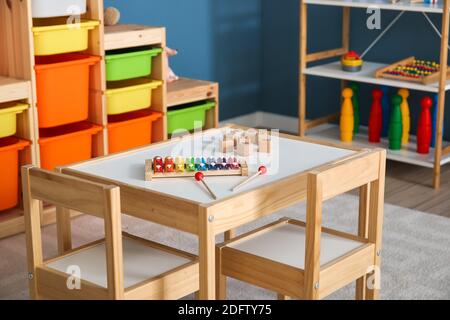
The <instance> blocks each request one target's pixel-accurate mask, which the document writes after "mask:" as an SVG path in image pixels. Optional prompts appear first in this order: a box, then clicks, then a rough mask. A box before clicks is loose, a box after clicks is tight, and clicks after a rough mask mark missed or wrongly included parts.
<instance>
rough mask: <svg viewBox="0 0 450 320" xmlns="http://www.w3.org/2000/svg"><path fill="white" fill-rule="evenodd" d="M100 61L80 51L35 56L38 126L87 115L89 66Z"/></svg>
mask: <svg viewBox="0 0 450 320" xmlns="http://www.w3.org/2000/svg"><path fill="white" fill-rule="evenodd" d="M98 61H100V58H99V57H95V56H89V55H84V54H78V53H71V54H61V55H55V56H43V57H36V66H35V71H36V89H37V108H38V117H39V128H51V127H57V126H61V125H65V124H69V123H75V122H79V121H84V120H87V119H88V116H89V69H90V67H91V66H92V65H94V64H96V63H97V62H98Z"/></svg>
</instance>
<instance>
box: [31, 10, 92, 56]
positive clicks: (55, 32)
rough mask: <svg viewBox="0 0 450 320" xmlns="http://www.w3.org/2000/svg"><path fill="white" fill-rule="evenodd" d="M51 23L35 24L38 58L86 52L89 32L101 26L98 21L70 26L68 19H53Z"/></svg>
mask: <svg viewBox="0 0 450 320" xmlns="http://www.w3.org/2000/svg"><path fill="white" fill-rule="evenodd" d="M51 21H52V22H48V20H43V21H40V22H37V23H35V27H34V28H33V34H34V54H35V55H36V56H48V55H52V54H60V53H68V52H78V51H84V50H86V49H87V48H88V45H89V44H88V40H89V30H92V29H94V28H95V27H96V26H98V25H99V24H100V23H99V22H98V21H87V20H82V21H81V22H80V23H72V24H68V23H67V19H55V20H53V19H52V20H51ZM39 24H47V25H44V26H41V25H39ZM48 24H50V25H48Z"/></svg>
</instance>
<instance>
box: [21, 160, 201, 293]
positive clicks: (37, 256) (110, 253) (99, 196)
mask: <svg viewBox="0 0 450 320" xmlns="http://www.w3.org/2000/svg"><path fill="white" fill-rule="evenodd" d="M22 179H23V185H24V196H25V223H26V230H27V253H28V254H27V256H28V270H29V277H28V278H29V286H30V295H31V298H33V299H44V298H45V299H178V298H182V297H184V296H186V295H188V294H190V293H193V292H197V291H198V274H199V272H198V261H197V257H195V256H194V255H191V254H188V253H184V252H182V251H179V250H176V249H172V248H169V247H166V246H163V245H160V244H157V243H154V242H151V241H148V240H144V239H141V238H137V237H135V236H132V235H128V234H124V235H123V236H124V237H125V238H128V239H130V240H133V241H136V242H139V243H140V244H142V245H144V246H146V247H151V248H156V249H158V250H162V251H165V252H169V253H171V254H172V255H176V256H181V257H183V258H186V259H187V261H189V262H188V263H186V264H184V265H181V266H180V267H178V268H176V269H173V270H170V271H168V272H166V273H164V274H161V275H159V276H157V277H154V278H152V279H148V280H147V281H144V282H142V283H138V284H136V285H134V286H132V287H129V288H125V287H124V266H123V254H122V251H123V249H122V225H121V215H122V213H121V208H120V189H119V188H118V187H114V186H107V185H102V184H98V183H93V182H88V181H83V180H81V179H78V178H73V177H70V176H65V175H62V174H58V173H51V172H48V171H43V170H40V169H38V168H35V167H32V166H27V167H23V168H22ZM40 201H45V202H48V203H52V204H54V205H57V206H58V208H59V209H58V211H59V212H60V213H63V214H64V213H66V212H67V211H68V210H76V211H80V212H84V213H87V214H89V215H92V216H95V217H99V218H102V219H104V220H105V235H106V236H105V240H100V241H96V242H94V243H91V244H88V245H85V246H83V247H81V248H77V249H75V250H70V251H69V252H65V253H63V254H60V255H59V256H58V257H56V258H53V259H50V260H47V261H44V260H43V254H42V239H41V222H40V204H39V202H40ZM63 208H64V210H67V211H64V210H63ZM65 231H69V232H70V221H69V225H68V226H65ZM61 232H63V230H62V229H61V220H60V221H59V228H58V233H59V234H60V233H61ZM65 235H66V236H70V233H67V232H66V233H65ZM58 240H60V238H58ZM69 243H71V241H67V242H66V243H65V245H68V244H69ZM70 245H71V244H70ZM100 245H105V246H106V260H107V261H106V267H107V268H106V273H107V287H106V288H104V287H101V286H99V285H96V284H94V283H92V282H89V281H86V280H83V279H81V288H80V289H79V290H71V289H69V288H68V285H67V282H68V278H69V275H68V274H66V273H63V272H60V271H58V270H56V269H54V268H51V267H50V266H49V265H50V263H53V262H56V261H59V260H61V259H63V258H67V257H69V256H72V255H75V254H79V253H80V252H83V251H87V250H89V249H92V248H94V247H96V246H100ZM59 247H60V248H62V247H64V244H63V245H61V244H59Z"/></svg>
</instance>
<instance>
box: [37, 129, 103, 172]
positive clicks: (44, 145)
mask: <svg viewBox="0 0 450 320" xmlns="http://www.w3.org/2000/svg"><path fill="white" fill-rule="evenodd" d="M101 130H102V127H101V126H98V125H95V124H92V123H89V122H81V123H75V124H72V125H68V126H62V127H56V128H51V129H41V130H40V139H39V145H40V154H41V167H42V168H43V169H47V170H53V169H55V168H56V167H59V166H64V165H68V164H71V163H76V162H80V161H84V160H88V159H90V158H92V136H94V135H95V134H97V133H99V132H100V131H101Z"/></svg>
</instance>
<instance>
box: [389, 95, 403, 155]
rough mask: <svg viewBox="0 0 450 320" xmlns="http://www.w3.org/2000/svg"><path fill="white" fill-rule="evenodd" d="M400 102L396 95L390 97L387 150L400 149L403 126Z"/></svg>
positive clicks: (400, 99) (400, 98) (399, 97)
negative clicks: (390, 108) (390, 107)
mask: <svg viewBox="0 0 450 320" xmlns="http://www.w3.org/2000/svg"><path fill="white" fill-rule="evenodd" d="M402 100H403V99H402V97H401V96H399V95H398V94H397V95H395V96H393V97H392V110H391V119H390V121H389V149H391V150H401V149H402V135H403V125H402V110H401V108H400V105H401V104H402Z"/></svg>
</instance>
